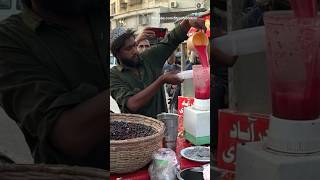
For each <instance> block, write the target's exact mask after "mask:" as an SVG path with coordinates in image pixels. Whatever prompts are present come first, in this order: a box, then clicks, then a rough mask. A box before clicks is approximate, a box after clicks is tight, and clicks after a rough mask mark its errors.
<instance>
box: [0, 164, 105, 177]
mask: <svg viewBox="0 0 320 180" xmlns="http://www.w3.org/2000/svg"><path fill="white" fill-rule="evenodd" d="M109 177H110V173H109V172H108V171H104V170H102V169H95V168H88V167H78V166H72V167H71V166H64V165H63V166H62V165H61V166H60V165H44V164H41V165H40V164H39V165H38V164H37V165H17V164H5V165H1V166H0V179H1V180H44V179H45V180H106V179H109Z"/></svg>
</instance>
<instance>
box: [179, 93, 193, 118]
mask: <svg viewBox="0 0 320 180" xmlns="http://www.w3.org/2000/svg"><path fill="white" fill-rule="evenodd" d="M193 101H194V98H193V97H183V96H179V97H178V115H179V116H183V113H184V108H185V107H188V106H192V105H193Z"/></svg>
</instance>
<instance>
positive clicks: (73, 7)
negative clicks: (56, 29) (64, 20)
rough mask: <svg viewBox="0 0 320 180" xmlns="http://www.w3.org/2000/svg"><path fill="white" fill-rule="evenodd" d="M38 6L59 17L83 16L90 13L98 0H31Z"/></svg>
mask: <svg viewBox="0 0 320 180" xmlns="http://www.w3.org/2000/svg"><path fill="white" fill-rule="evenodd" d="M32 1H33V2H35V3H37V4H38V5H39V6H41V7H42V8H44V9H45V10H48V11H50V12H52V13H55V14H59V15H67V16H74V15H83V14H86V13H88V12H89V11H92V10H93V9H94V7H95V5H96V4H97V3H98V1H99V0H32Z"/></svg>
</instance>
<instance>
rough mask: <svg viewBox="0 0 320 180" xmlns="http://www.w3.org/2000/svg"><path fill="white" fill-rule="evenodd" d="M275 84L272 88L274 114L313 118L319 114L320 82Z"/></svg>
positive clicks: (294, 117) (281, 116)
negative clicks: (306, 84) (310, 83)
mask: <svg viewBox="0 0 320 180" xmlns="http://www.w3.org/2000/svg"><path fill="white" fill-rule="evenodd" d="M284 84H285V85H281V84H280V83H277V84H275V86H274V87H273V88H272V111H273V115H274V116H276V117H279V118H283V119H293V120H312V119H316V118H318V116H319V95H318V94H319V84H318V83H313V84H312V85H311V86H309V87H305V86H304V85H303V84H301V83H296V84H290V85H288V83H284Z"/></svg>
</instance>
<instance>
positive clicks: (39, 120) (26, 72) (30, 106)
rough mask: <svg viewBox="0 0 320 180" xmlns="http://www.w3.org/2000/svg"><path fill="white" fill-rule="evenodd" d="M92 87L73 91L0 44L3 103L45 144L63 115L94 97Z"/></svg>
mask: <svg viewBox="0 0 320 180" xmlns="http://www.w3.org/2000/svg"><path fill="white" fill-rule="evenodd" d="M97 92H98V89H97V88H95V87H94V86H91V85H89V84H81V85H80V86H78V87H75V88H70V87H68V86H66V85H65V84H64V80H63V79H61V76H59V75H57V74H55V73H52V72H51V70H50V69H49V68H48V67H46V66H45V65H43V64H41V63H40V61H38V60H37V58H36V57H34V56H32V55H31V54H28V52H27V51H23V50H21V49H19V48H15V47H8V46H1V44H0V102H1V106H2V107H3V109H4V110H5V111H6V112H7V114H8V115H9V116H10V117H11V118H12V119H14V120H15V121H17V123H18V125H19V126H20V127H21V128H22V129H23V130H24V131H26V132H27V133H28V134H29V135H31V136H32V137H33V138H36V139H38V140H39V141H40V143H41V142H46V143H48V142H49V141H47V140H48V139H47V138H48V136H49V135H50V133H51V131H52V129H53V126H54V124H55V122H56V120H57V119H58V118H59V117H60V115H61V114H62V113H63V112H64V111H66V110H67V109H70V108H72V107H74V106H75V105H77V104H79V103H81V102H83V101H84V100H86V99H88V98H90V97H93V96H94V95H96V94H97Z"/></svg>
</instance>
